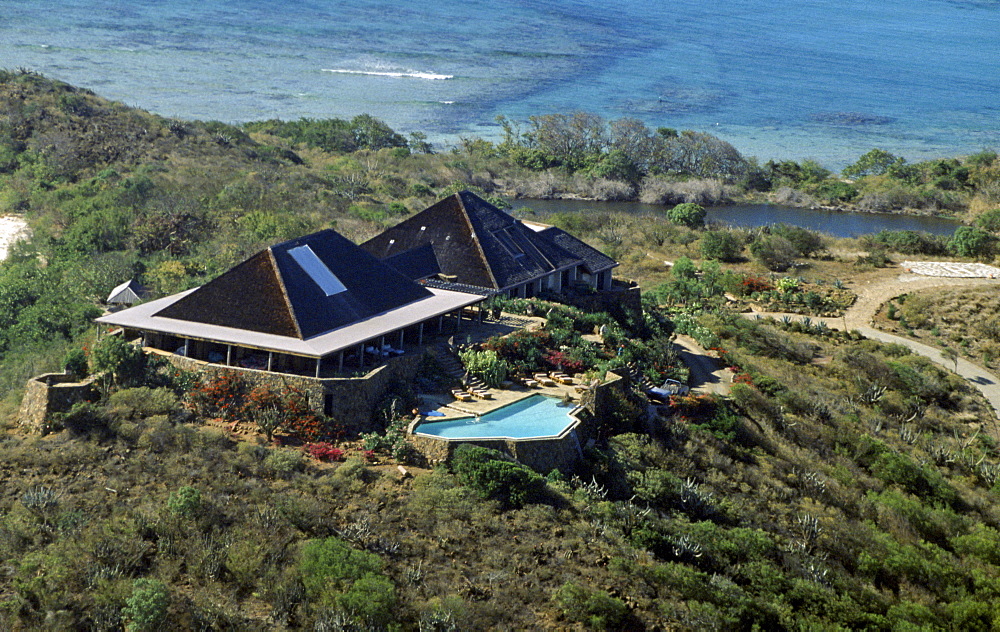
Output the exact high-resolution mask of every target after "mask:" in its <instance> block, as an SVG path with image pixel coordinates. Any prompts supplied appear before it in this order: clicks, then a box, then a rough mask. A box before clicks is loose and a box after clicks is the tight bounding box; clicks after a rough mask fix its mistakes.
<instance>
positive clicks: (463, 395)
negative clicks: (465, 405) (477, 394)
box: [451, 388, 472, 402]
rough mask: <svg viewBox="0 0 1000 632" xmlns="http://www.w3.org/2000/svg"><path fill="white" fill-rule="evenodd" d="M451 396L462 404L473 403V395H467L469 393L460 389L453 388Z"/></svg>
mask: <svg viewBox="0 0 1000 632" xmlns="http://www.w3.org/2000/svg"><path fill="white" fill-rule="evenodd" d="M451 396H452V397H454V398H455V399H457V400H458V401H460V402H471V401H472V395H470V394H469V393H467V392H465V391H463V390H462V389H459V388H453V389H451Z"/></svg>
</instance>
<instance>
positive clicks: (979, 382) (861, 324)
mask: <svg viewBox="0 0 1000 632" xmlns="http://www.w3.org/2000/svg"><path fill="white" fill-rule="evenodd" d="M997 284H1000V280H997V279H968V278H943V277H927V276H921V275H918V274H910V273H908V272H903V273H901V274H894V275H887V276H886V277H885V278H882V279H877V280H873V281H869V282H867V283H865V284H863V285H860V286H855V287H852V288H851V289H852V290H854V292H855V293H856V294H857V295H858V299H857V301H855V303H854V305H852V306H851V307H850V309H848V310H847V312H846V313H845V314H844V316H842V317H840V318H811V319H810V320H812V321H813V322H818V321H824V322H825V323H826V324H827V326H829V327H830V328H831V329H844V327H845V326H846V327H847V329H848V330H852V329H856V330H858V331H859V332H861V334H862V335H863V336H865V337H866V338H872V339H875V340H881V341H882V342H891V343H896V344H901V345H905V346H906V347H908V348H909V349H910V350H912V351H913V352H914V353H918V354H920V355H922V356H924V357H926V358H928V359H930V360H931V361H932V362H935V363H936V364H939V365H941V366H943V367H945V368H947V369H948V370H950V371H955V373H957V374H958V375H960V376H962V377H964V378H965V379H966V380H968V381H969V383H970V384H971V385H972V386H974V387H975V388H977V389H979V392H981V393H982V394H983V396H984V397H985V398H986V399H987V401H989V403H990V405H991V406H993V410H994V411H996V412H997V414H998V416H1000V379H998V378H997V376H995V375H994V374H993V373H991V372H990V371H988V370H986V369H985V368H983V367H981V366H979V365H977V364H974V363H972V362H969V361H968V360H963V359H959V361H958V364H957V366H956V364H955V362H954V361H952V360H948V359H946V358H944V357H942V355H941V352H940V350H938V349H936V348H934V347H930V346H928V345H925V344H923V343H920V342H917V341H915V340H911V339H909V338H903V337H901V336H896V335H893V334H889V333H886V332H884V331H879V330H877V329H874V328H873V327H872V326H871V325H872V318H873V317H874V316H875V314H876V312H878V310H879V308H881V306H882V304H883V303H885V302H886V301H888V300H889V299H890V298H892V297H894V296H899V295H900V294H906V293H907V292H912V291H914V290H926V289H930V288H936V287H958V286H976V285H997ZM758 314H759V315H761V316H774V317H775V318H781V317H782V316H789V317H791V318H793V319H795V320H801V319H802V316H800V315H798V314H781V313H774V312H766V313H765V312H750V313H748V314H746V315H747V316H749V317H751V318H753V317H755V316H756V315H758Z"/></svg>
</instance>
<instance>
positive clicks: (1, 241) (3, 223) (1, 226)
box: [0, 215, 28, 261]
mask: <svg viewBox="0 0 1000 632" xmlns="http://www.w3.org/2000/svg"><path fill="white" fill-rule="evenodd" d="M27 229H28V222H26V221H24V218H23V217H19V216H17V215H4V216H2V217H0V261H2V260H4V259H6V258H7V251H8V249H10V246H11V244H13V243H14V242H15V241H17V240H18V239H20V238H21V237H24V234H25V233H26V232H27Z"/></svg>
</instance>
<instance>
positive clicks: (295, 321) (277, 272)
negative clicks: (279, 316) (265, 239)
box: [267, 240, 305, 340]
mask: <svg viewBox="0 0 1000 632" xmlns="http://www.w3.org/2000/svg"><path fill="white" fill-rule="evenodd" d="M289 241H292V240H289ZM279 245H280V244H279ZM273 247H274V246H268V248H267V257H268V261H270V262H271V269H272V270H273V271H274V276H275V277H276V278H277V279H278V289H280V290H281V296H282V297H283V298H284V299H285V308H287V309H288V313H289V315H290V316H291V317H292V326H293V327H295V335H296V337H298V338H299V339H300V340H305V336H303V335H302V326H301V325H299V318H298V316H297V315H296V314H295V305H293V304H292V299H291V298H289V296H288V288H286V287H285V278H284V276H283V275H282V274H281V268H280V267H278V262H277V260H276V259H275V258H274V251H272V250H271V248H273Z"/></svg>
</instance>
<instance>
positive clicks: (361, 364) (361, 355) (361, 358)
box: [358, 342, 365, 369]
mask: <svg viewBox="0 0 1000 632" xmlns="http://www.w3.org/2000/svg"><path fill="white" fill-rule="evenodd" d="M358 368H359V369H363V368H365V343H363V342H362V343H360V344H358Z"/></svg>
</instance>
